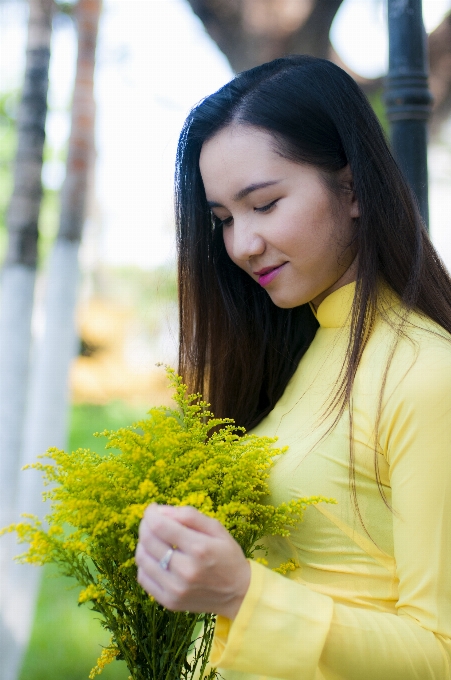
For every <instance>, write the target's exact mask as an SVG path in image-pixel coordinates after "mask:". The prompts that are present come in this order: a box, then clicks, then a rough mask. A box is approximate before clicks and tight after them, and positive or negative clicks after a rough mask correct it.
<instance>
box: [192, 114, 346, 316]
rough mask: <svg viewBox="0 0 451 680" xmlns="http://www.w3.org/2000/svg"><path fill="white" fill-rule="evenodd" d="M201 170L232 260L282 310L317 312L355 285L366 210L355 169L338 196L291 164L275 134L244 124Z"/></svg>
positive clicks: (211, 150)
mask: <svg viewBox="0 0 451 680" xmlns="http://www.w3.org/2000/svg"><path fill="white" fill-rule="evenodd" d="M199 165H200V172H201V175H202V180H203V183H204V187H205V193H206V196H207V200H208V202H209V205H210V207H211V209H212V212H213V214H214V215H215V216H216V217H217V218H218V219H219V220H221V222H222V224H223V234H224V243H225V247H226V250H227V253H228V255H229V257H230V258H231V259H232V260H233V262H235V264H237V265H238V266H239V267H241V269H243V270H244V271H245V272H247V273H248V274H249V276H251V277H252V278H253V279H254V280H255V281H257V282H258V283H259V284H260V285H261V286H263V287H264V288H265V290H266V291H267V292H268V294H269V296H270V297H271V299H272V301H273V302H274V304H276V305H277V306H278V307H283V308H291V307H296V306H298V305H301V304H304V303H306V302H313V304H315V305H316V306H317V305H319V304H320V302H321V301H322V300H323V299H324V298H325V297H326V296H327V295H329V293H331V292H333V291H334V290H336V289H337V288H339V287H340V286H342V285H345V284H346V283H350V282H351V281H353V280H355V275H356V253H355V250H354V247H353V246H352V238H353V234H354V230H353V221H354V218H356V217H358V215H359V210H358V205H357V201H356V200H355V198H354V194H353V192H352V189H351V187H352V177H351V174H350V171H349V168H348V167H346V168H344V169H343V170H342V171H340V173H339V175H341V176H340V177H339V179H340V180H341V181H340V183H341V184H342V186H343V187H344V190H343V191H341V192H340V193H339V194H338V195H336V194H335V193H333V192H332V191H331V190H330V189H328V188H327V187H326V184H325V181H324V179H323V178H322V176H321V175H320V173H319V171H318V170H317V169H316V168H315V167H313V166H311V165H305V164H300V163H295V162H293V161H290V160H287V159H286V158H283V157H282V156H281V155H280V154H279V153H278V152H277V150H276V145H275V140H274V138H273V137H272V136H271V135H270V134H269V133H267V132H265V131H263V130H261V129H259V128H255V127H250V126H244V125H230V126H228V127H226V128H224V129H222V130H221V131H220V132H218V133H217V134H216V135H215V136H214V137H212V138H211V139H209V140H208V141H207V142H205V144H204V145H203V147H202V151H201V155H200V162H199Z"/></svg>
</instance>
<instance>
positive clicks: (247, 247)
mask: <svg viewBox="0 0 451 680" xmlns="http://www.w3.org/2000/svg"><path fill="white" fill-rule="evenodd" d="M230 231H231V232H232V233H230V237H231V238H230V248H231V252H230V251H229V245H228V243H227V233H226V232H225V233H224V240H225V245H226V248H227V251H228V252H229V255H230V256H231V257H232V258H233V259H236V260H242V261H243V260H244V261H248V260H250V259H251V257H255V256H256V255H261V254H262V253H263V252H264V250H265V247H266V246H265V241H264V239H263V238H262V236H261V235H260V234H259V233H258V232H257V231H256V230H254V229H252V227H251V226H250V225H249V224H247V225H244V224H240V223H239V222H238V223H236V222H235V224H234V225H233V227H232V229H231V230H230Z"/></svg>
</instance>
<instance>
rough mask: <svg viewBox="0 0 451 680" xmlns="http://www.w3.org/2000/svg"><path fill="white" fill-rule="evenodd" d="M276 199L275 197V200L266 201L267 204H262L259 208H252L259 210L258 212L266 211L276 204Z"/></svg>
mask: <svg viewBox="0 0 451 680" xmlns="http://www.w3.org/2000/svg"><path fill="white" fill-rule="evenodd" d="M278 200H279V199H278V198H276V200H275V201H271V203H268V204H267V205H263V206H262V207H261V208H254V210H255V212H260V213H265V212H268V211H269V210H271V208H273V207H274V206H275V205H276V203H277V202H278Z"/></svg>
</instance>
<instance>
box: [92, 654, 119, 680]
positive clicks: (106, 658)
mask: <svg viewBox="0 0 451 680" xmlns="http://www.w3.org/2000/svg"><path fill="white" fill-rule="evenodd" d="M118 655H119V650H118V648H117V647H115V646H114V645H110V646H109V647H105V649H103V650H102V654H101V655H100V656H99V658H98V659H97V665H96V666H94V668H93V669H92V671H91V672H90V674H89V680H93V679H94V678H95V677H96V675H100V673H101V672H102V671H103V669H104V668H105V666H107V665H108V664H109V663H111V662H112V661H114V660H115V659H116V657H117V656H118Z"/></svg>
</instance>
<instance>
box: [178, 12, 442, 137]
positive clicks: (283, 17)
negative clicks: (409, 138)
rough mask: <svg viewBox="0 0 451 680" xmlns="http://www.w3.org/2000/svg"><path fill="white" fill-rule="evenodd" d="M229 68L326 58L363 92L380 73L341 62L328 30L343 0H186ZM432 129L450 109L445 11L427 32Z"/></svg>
mask: <svg viewBox="0 0 451 680" xmlns="http://www.w3.org/2000/svg"><path fill="white" fill-rule="evenodd" d="M187 1H188V3H189V4H190V6H191V8H192V10H193V12H194V13H195V14H196V15H197V16H198V17H199V19H200V20H201V21H202V23H203V24H204V26H205V29H206V31H207V33H208V34H209V35H210V37H211V38H212V39H213V40H214V41H215V42H216V44H217V45H218V47H219V49H220V50H221V51H222V52H223V53H224V54H225V56H226V57H227V59H228V60H229V62H230V65H231V67H232V69H233V70H234V71H235V72H239V71H243V70H245V69H248V68H252V67H253V66H257V65H258V64H262V63H263V62H265V61H269V60H271V59H275V58H277V57H281V56H283V55H285V54H312V55H313V56H316V57H322V58H325V59H330V60H331V61H333V62H335V63H336V64H338V65H339V66H341V67H342V68H344V69H345V70H346V71H348V73H350V74H351V75H352V76H353V77H354V78H355V80H356V81H357V82H358V83H359V85H360V86H361V87H362V88H363V90H364V91H365V92H366V93H367V94H373V93H377V92H378V91H379V93H380V92H381V88H382V79H381V78H374V79H371V78H363V77H361V76H359V75H357V74H355V73H353V72H352V70H351V69H350V68H349V67H348V66H347V65H346V64H345V63H343V62H342V60H341V59H340V57H339V56H338V55H337V53H336V52H335V50H334V49H333V47H332V45H331V43H330V39H329V33H330V28H331V26H332V22H333V20H334V18H335V15H336V13H337V11H338V10H339V8H340V6H341V4H342V3H343V0H187ZM429 47H430V69H431V78H430V87H431V90H432V94H433V96H434V100H435V106H434V111H433V118H432V127H433V130H437V129H438V125H439V123H440V122H442V121H443V120H444V119H445V118H447V117H448V116H449V114H450V112H451V13H450V14H448V15H447V16H446V17H445V18H444V20H443V22H442V23H441V24H440V26H438V28H436V29H435V31H433V32H432V33H431V35H430V37H429Z"/></svg>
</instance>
